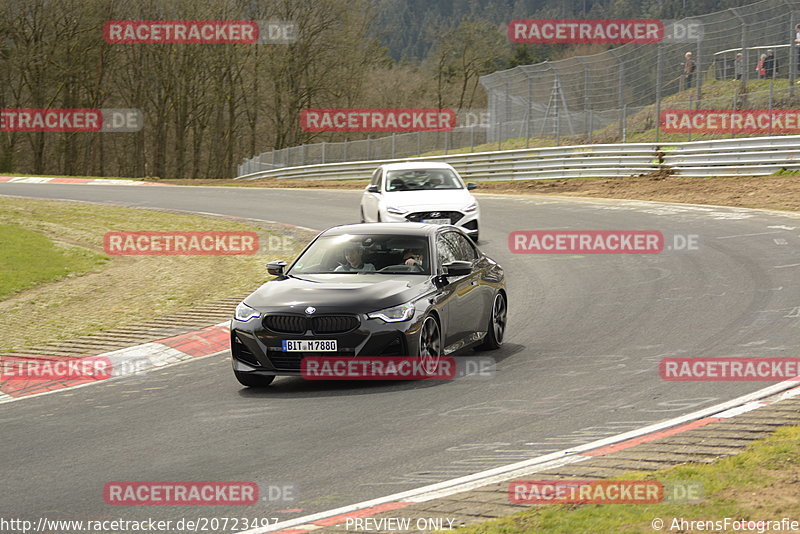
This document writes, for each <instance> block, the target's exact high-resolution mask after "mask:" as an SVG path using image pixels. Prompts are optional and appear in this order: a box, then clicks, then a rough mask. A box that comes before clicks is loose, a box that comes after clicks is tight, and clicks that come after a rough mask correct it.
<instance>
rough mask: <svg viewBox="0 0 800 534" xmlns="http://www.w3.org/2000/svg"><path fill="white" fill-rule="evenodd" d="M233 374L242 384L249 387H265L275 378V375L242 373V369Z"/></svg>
mask: <svg viewBox="0 0 800 534" xmlns="http://www.w3.org/2000/svg"><path fill="white" fill-rule="evenodd" d="M233 374H234V375H235V376H236V380H238V381H239V383H240V384H241V385H243V386H247V387H249V388H265V387H267V386H269V385H270V384H272V381H273V380H275V377H274V376H263V375H254V374H253V373H242V372H240V371H234V372H233Z"/></svg>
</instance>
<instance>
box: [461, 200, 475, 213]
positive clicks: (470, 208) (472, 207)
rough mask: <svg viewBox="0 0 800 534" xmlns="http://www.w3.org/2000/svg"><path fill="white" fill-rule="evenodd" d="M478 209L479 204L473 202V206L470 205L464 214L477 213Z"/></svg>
mask: <svg viewBox="0 0 800 534" xmlns="http://www.w3.org/2000/svg"><path fill="white" fill-rule="evenodd" d="M476 209H478V203H477V202H473V203H472V204H470V205H469V206H467V207H466V208H464V212H465V213H470V212H472V211H475V210H476Z"/></svg>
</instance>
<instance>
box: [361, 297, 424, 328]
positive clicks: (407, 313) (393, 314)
mask: <svg viewBox="0 0 800 534" xmlns="http://www.w3.org/2000/svg"><path fill="white" fill-rule="evenodd" d="M367 317H369V318H370V319H381V320H382V321H383V322H385V323H399V322H400V321H408V320H409V319H411V318H412V317H414V305H413V304H411V303H410V302H406V303H405V304H401V305H399V306H393V307H391V308H385V309H383V310H378V311H374V312H372V313H368V314H367Z"/></svg>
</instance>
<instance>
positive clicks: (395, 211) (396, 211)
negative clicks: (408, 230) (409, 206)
mask: <svg viewBox="0 0 800 534" xmlns="http://www.w3.org/2000/svg"><path fill="white" fill-rule="evenodd" d="M386 211H388V212H389V213H393V214H395V215H403V214H406V213H408V210H404V209H400V208H394V207H388V208H386Z"/></svg>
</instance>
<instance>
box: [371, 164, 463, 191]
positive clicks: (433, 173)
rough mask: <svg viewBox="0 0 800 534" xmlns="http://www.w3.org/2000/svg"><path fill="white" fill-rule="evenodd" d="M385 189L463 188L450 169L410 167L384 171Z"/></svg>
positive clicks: (425, 189)
mask: <svg viewBox="0 0 800 534" xmlns="http://www.w3.org/2000/svg"><path fill="white" fill-rule="evenodd" d="M385 182H386V190H387V191H427V190H431V189H463V188H464V186H463V184H462V183H461V180H459V179H458V176H456V174H455V173H454V172H453V171H451V170H450V169H410V170H396V171H387V172H386V180H385Z"/></svg>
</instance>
